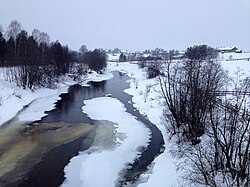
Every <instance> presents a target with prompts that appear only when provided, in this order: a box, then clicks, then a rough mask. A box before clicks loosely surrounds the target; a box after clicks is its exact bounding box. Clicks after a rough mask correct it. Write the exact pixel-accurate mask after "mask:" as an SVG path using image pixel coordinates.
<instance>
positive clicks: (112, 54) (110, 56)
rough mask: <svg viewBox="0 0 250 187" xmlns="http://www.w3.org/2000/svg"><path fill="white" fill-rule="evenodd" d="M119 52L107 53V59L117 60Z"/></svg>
mask: <svg viewBox="0 0 250 187" xmlns="http://www.w3.org/2000/svg"><path fill="white" fill-rule="evenodd" d="M119 57H120V53H109V54H108V60H110V61H119Z"/></svg>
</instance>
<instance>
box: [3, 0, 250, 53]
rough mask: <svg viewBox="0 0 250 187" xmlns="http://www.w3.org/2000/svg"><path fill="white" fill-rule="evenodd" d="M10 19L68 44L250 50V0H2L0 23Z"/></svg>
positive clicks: (72, 46)
mask: <svg viewBox="0 0 250 187" xmlns="http://www.w3.org/2000/svg"><path fill="white" fill-rule="evenodd" d="M13 19H16V20H18V21H19V22H20V23H21V24H22V26H23V28H24V29H25V30H27V31H28V32H29V33H31V31H32V30H33V29H34V28H37V29H39V30H40V31H44V32H47V33H48V34H49V35H50V38H51V40H52V41H55V40H59V41H60V42H61V43H63V44H68V45H69V47H70V48H72V49H79V48H80V46H81V45H82V44H85V45H87V47H88V48H91V49H92V48H99V47H100V48H106V49H109V48H111V49H113V48H115V47H120V48H122V49H128V50H142V49H148V48H149V49H153V48H155V47H161V48H165V49H179V50H181V49H186V48H187V47H189V46H192V45H196V44H208V45H211V46H213V47H219V46H238V47H239V48H242V49H243V50H250V0H0V24H1V25H2V26H3V27H4V29H6V28H7V26H8V25H9V23H10V22H11V20H13Z"/></svg>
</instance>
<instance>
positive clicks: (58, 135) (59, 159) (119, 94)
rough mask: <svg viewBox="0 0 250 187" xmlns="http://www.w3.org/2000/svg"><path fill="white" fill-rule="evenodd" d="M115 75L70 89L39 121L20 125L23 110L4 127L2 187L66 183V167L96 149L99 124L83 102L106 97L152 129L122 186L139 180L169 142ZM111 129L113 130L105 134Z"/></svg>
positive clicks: (119, 75)
mask: <svg viewBox="0 0 250 187" xmlns="http://www.w3.org/2000/svg"><path fill="white" fill-rule="evenodd" d="M113 75H114V77H113V78H112V79H110V80H106V81H101V82H89V83H88V84H89V86H84V87H83V86H80V85H73V86H71V87H70V88H69V90H68V93H65V94H61V95H60V97H61V100H59V101H58V102H57V103H56V105H55V109H53V110H51V111H49V112H47V114H48V115H47V116H45V117H43V118H42V119H41V120H39V121H35V122H32V123H25V122H20V121H18V118H17V117H18V115H19V114H20V113H21V112H22V111H20V112H19V113H18V114H17V116H16V117H14V118H13V119H12V120H10V121H9V122H8V123H6V124H5V125H4V126H3V127H1V129H0V186H8V187H9V186H31V187H33V186H34V187H45V186H50V187H54V186H60V185H61V184H62V183H63V181H64V180H65V177H64V167H65V166H66V165H67V164H68V163H69V160H70V159H71V158H72V157H74V156H76V155H77V154H78V153H79V151H84V150H86V149H88V148H89V147H91V145H92V143H93V140H94V137H95V134H96V129H97V126H98V123H100V121H99V122H98V121H95V120H92V119H90V118H89V117H88V116H87V115H86V114H85V113H83V112H82V106H83V101H84V100H88V99H92V98H96V97H103V96H106V95H107V94H109V96H111V97H113V98H117V99H118V100H120V101H121V102H122V103H123V104H124V106H125V108H126V110H127V112H128V113H130V114H132V115H133V116H136V118H137V120H139V121H141V122H142V123H144V124H145V125H146V126H147V127H148V128H149V129H150V131H151V138H150V142H149V145H148V146H147V147H146V148H145V149H144V150H142V154H141V157H140V158H139V159H137V160H136V161H135V162H134V163H130V164H129V165H130V166H131V167H129V168H130V169H127V170H126V171H125V173H124V176H122V177H121V179H120V181H119V185H120V186H123V185H124V184H126V183H127V182H132V183H133V182H136V181H137V179H138V177H139V176H140V174H142V173H144V172H145V171H147V167H148V166H149V165H150V164H151V163H152V161H153V160H154V159H155V157H156V156H158V155H159V154H160V153H161V152H162V149H163V148H164V146H163V145H164V141H163V137H162V134H161V132H160V130H159V129H158V128H157V127H156V126H155V125H154V124H152V123H151V122H150V121H149V120H147V118H146V117H145V116H143V115H141V114H140V113H139V111H138V110H136V109H135V108H134V107H133V105H132V104H131V103H132V96H131V95H129V94H127V93H125V92H124V90H125V89H127V88H129V83H127V80H128V79H129V77H128V76H127V75H126V74H123V73H120V72H117V71H115V72H113ZM27 107H28V106H27ZM23 110H25V108H24V109H23ZM104 123H108V122H104ZM110 131H112V128H111V129H108V130H106V131H105V133H108V132H110ZM6 146H7V147H6ZM20 155H21V156H20Z"/></svg>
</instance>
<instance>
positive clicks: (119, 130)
mask: <svg viewBox="0 0 250 187" xmlns="http://www.w3.org/2000/svg"><path fill="white" fill-rule="evenodd" d="M230 55H232V59H234V58H240V57H244V58H245V57H250V53H247V54H246V53H244V54H242V56H240V54H224V57H223V58H222V61H221V64H222V67H223V68H225V69H226V70H228V71H229V74H230V75H231V76H233V74H234V73H235V72H236V71H237V69H242V71H243V72H244V74H245V76H249V75H250V62H249V61H247V60H237V61H226V59H228V58H229V56H230ZM114 70H118V71H121V72H124V73H127V74H128V76H130V77H131V79H130V80H129V83H130V88H129V89H127V90H125V92H126V93H128V94H130V95H132V96H133V104H134V107H135V108H137V109H138V110H139V111H140V113H141V114H144V115H146V116H147V117H148V118H149V120H150V121H151V122H152V123H154V124H155V125H156V126H157V127H158V128H159V129H160V130H161V131H162V134H163V137H164V141H165V143H166V145H165V146H166V149H165V151H164V153H163V154H161V155H159V156H158V157H157V158H156V159H155V161H154V163H153V164H152V165H151V167H150V168H149V171H148V172H147V173H145V174H144V175H143V176H141V178H140V183H139V184H138V186H143V187H152V186H156V187H166V186H167V187H179V186H180V182H183V181H181V179H180V174H179V173H178V171H177V169H176V168H177V165H178V160H175V159H173V158H172V157H171V155H170V154H169V152H168V150H169V147H171V144H170V142H169V140H168V135H167V134H166V129H165V126H164V125H163V124H162V123H161V113H162V109H163V106H162V100H161V96H160V94H159V84H158V80H157V78H155V79H147V78H146V73H145V72H143V70H141V69H139V68H138V66H137V65H136V64H130V63H129V62H125V63H115V62H110V63H108V67H107V71H106V73H104V74H103V75H98V74H95V73H93V74H90V75H88V76H87V77H85V81H83V83H82V84H83V85H85V84H86V82H87V81H90V80H94V81H101V80H107V79H110V78H112V77H113V75H112V73H111V72H112V71H114ZM3 71H4V70H3V69H0V125H2V124H4V122H6V121H8V120H9V119H11V118H12V117H14V116H15V115H16V114H17V112H18V111H19V110H21V109H22V108H23V107H24V106H25V105H27V104H30V107H28V108H27V109H26V110H25V111H24V112H23V113H22V115H20V116H19V119H20V120H22V121H33V120H38V119H41V117H43V116H44V115H46V114H45V111H49V110H51V109H53V108H54V103H55V102H56V101H57V100H58V99H60V97H59V95H60V94H61V93H65V92H67V89H68V87H69V86H70V85H72V84H75V82H74V81H72V80H71V79H69V78H64V79H62V82H63V83H60V84H58V85H57V86H58V88H57V89H47V88H40V89H37V90H35V91H30V90H23V89H21V88H18V87H17V86H16V85H15V84H14V83H9V82H6V81H5V80H4V76H3ZM45 101H46V102H45ZM84 104H85V106H84V107H83V112H85V113H87V114H88V115H89V116H90V117H91V118H92V119H96V120H108V121H110V122H113V123H114V135H115V144H114V145H115V146H113V147H110V148H103V147H102V146H101V145H100V144H96V147H92V148H91V149H90V150H88V151H85V152H82V153H80V156H77V157H74V158H72V159H71V161H70V163H69V165H68V166H66V168H65V172H66V181H65V183H64V184H63V186H115V183H116V182H117V180H118V179H119V174H120V173H119V172H121V171H122V169H124V167H125V166H126V164H127V163H128V162H132V161H133V160H134V159H135V158H136V157H137V156H138V148H139V147H140V146H145V145H147V142H148V140H149V131H148V129H147V128H146V127H145V126H144V125H143V124H141V123H139V122H138V121H137V120H136V119H135V118H134V117H133V116H132V115H130V114H128V113H127V112H126V111H125V108H124V106H123V104H122V103H121V102H120V101H119V100H117V99H112V98H106V97H103V98H95V99H92V100H88V101H85V102H84ZM104 107H105V109H104ZM96 108H98V109H100V110H96ZM107 108H108V109H107ZM114 113H115V114H114ZM126 123H131V124H133V126H127V125H126ZM113 163H116V164H115V165H114V164H113ZM97 166H98V167H97ZM95 168H96V169H95Z"/></svg>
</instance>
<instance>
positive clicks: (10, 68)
mask: <svg viewBox="0 0 250 187" xmlns="http://www.w3.org/2000/svg"><path fill="white" fill-rule="evenodd" d="M84 47H85V48H84ZM80 49H81V50H79V52H78V51H73V50H70V49H69V47H68V46H67V45H65V46H64V45H62V44H61V43H60V42H59V41H55V42H50V37H49V35H48V34H47V33H45V32H40V31H39V30H38V29H34V30H33V31H32V34H31V35H30V34H29V33H28V32H27V31H25V30H24V29H23V28H22V26H21V24H20V23H19V22H18V21H16V20H13V21H12V22H11V23H10V25H9V26H8V28H7V30H6V33H5V35H4V33H3V31H1V30H0V67H5V68H6V70H5V79H6V80H8V81H10V82H15V83H16V84H17V85H18V86H20V87H22V88H24V89H26V88H28V89H34V88H35V87H39V86H44V87H53V84H54V83H55V82H57V81H58V78H59V77H60V76H61V75H65V74H72V76H73V77H74V79H77V78H78V77H79V76H80V75H82V74H86V73H87V70H88V69H91V70H95V71H97V72H99V73H101V70H102V69H103V68H105V67H106V64H107V62H106V61H107V56H106V53H105V51H104V50H102V49H95V50H93V51H88V50H87V48H86V46H82V47H81V48H80ZM83 49H84V50H83Z"/></svg>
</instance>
